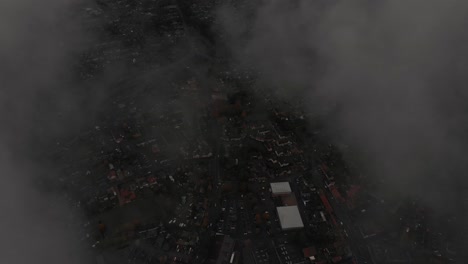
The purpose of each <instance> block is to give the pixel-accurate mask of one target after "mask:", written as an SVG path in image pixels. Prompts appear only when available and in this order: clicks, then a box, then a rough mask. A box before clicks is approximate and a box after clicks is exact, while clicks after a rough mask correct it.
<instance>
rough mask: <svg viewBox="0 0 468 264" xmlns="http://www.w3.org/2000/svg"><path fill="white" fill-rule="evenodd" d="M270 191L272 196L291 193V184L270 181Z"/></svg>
mask: <svg viewBox="0 0 468 264" xmlns="http://www.w3.org/2000/svg"><path fill="white" fill-rule="evenodd" d="M270 187H271V193H272V194H273V195H274V196H277V195H286V194H290V193H291V186H290V185H289V182H272V183H270Z"/></svg>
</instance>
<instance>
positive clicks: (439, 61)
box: [218, 0, 468, 209]
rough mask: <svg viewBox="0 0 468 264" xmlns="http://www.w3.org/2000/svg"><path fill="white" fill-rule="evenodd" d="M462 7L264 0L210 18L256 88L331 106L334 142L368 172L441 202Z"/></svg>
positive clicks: (453, 178) (453, 143)
mask: <svg viewBox="0 0 468 264" xmlns="http://www.w3.org/2000/svg"><path fill="white" fill-rule="evenodd" d="M467 14H468V3H466V2H465V1H436V0H434V1H427V0H425V1H422V0H409V1H378V3H376V2H374V1H364V0H359V1H306V0H304V1H302V0H298V1H276V0H269V1H260V3H259V4H258V7H257V8H255V9H254V10H247V9H246V10H242V9H240V10H239V9H237V10H236V9H234V8H232V7H231V6H229V5H225V6H223V7H222V8H220V9H219V13H218V21H219V23H220V24H221V27H222V28H223V29H224V30H226V31H227V32H226V35H227V36H228V37H229V40H230V41H229V43H230V44H231V51H232V53H233V54H234V57H235V59H237V61H238V63H240V64H241V65H244V66H254V67H257V68H258V69H260V70H261V71H262V73H263V74H262V76H261V78H262V81H263V82H264V83H265V85H266V86H268V87H272V89H276V91H275V92H277V93H278V94H279V95H280V96H284V98H289V97H297V96H298V95H301V96H302V95H305V96H306V98H307V100H306V104H307V105H308V107H310V108H311V112H312V113H317V114H322V111H324V110H323V109H332V110H333V111H330V112H329V113H325V114H327V115H328V118H327V119H328V120H329V122H328V124H327V125H328V127H329V128H331V129H332V131H334V134H335V140H338V141H341V142H346V143H347V144H349V145H351V146H352V147H353V148H354V149H355V150H357V152H358V153H360V155H362V156H363V157H365V160H366V166H367V168H366V169H367V170H369V171H370V174H372V175H375V177H378V179H379V180H381V181H383V182H385V186H386V187H388V188H390V189H392V190H394V191H398V192H400V191H401V192H404V193H410V194H415V195H422V196H424V198H425V199H426V200H428V201H430V202H431V203H433V205H436V206H437V207H440V208H442V207H447V206H448V207H450V206H456V207H458V206H460V204H458V203H457V202H454V201H458V202H461V201H460V200H459V199H460V198H461V197H459V195H460V192H461V191H463V190H464V189H460V188H462V186H463V187H464V185H465V183H466V180H465V178H464V176H463V174H464V172H465V171H466V170H465V169H466V165H465V164H466V161H467V156H466V153H467V152H466V150H465V149H466V143H467V142H466V134H465V132H466V131H467V130H466V125H465V120H467V119H466V117H467V113H468V111H467V109H466V108H467V105H466V98H467V96H468V89H466V87H465V86H466V82H467V75H466V70H467V68H468V67H467V63H468V58H467V55H468V45H467V44H468V32H467V31H466V29H465V28H466V20H465V17H466V15H467ZM249 19H250V20H251V23H252V25H250V24H249V23H250V22H245V21H249ZM242 22H243V23H242ZM455 187H459V188H458V189H457V188H455ZM449 201H450V203H447V202H449ZM450 209H454V208H450Z"/></svg>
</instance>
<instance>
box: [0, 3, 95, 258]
mask: <svg viewBox="0 0 468 264" xmlns="http://www.w3.org/2000/svg"><path fill="white" fill-rule="evenodd" d="M75 4H76V1H71V0H70V1H68V0H66V1H63V0H46V1H26V0H4V1H1V2H0V32H1V35H0V61H1V65H0V84H1V86H0V105H1V114H0V122H1V123H2V129H1V132H0V167H1V168H2V175H1V179H2V192H1V194H0V200H1V201H0V208H1V210H2V217H1V218H0V226H1V227H0V228H1V231H0V233H1V238H0V248H1V250H0V251H1V254H0V263H19V264H23V263H25V264H26V263H53V264H55V263H57V264H58V263H89V262H88V259H86V254H85V253H84V252H83V251H82V250H81V246H80V245H79V244H78V243H77V241H78V234H76V232H75V230H74V228H72V226H71V224H72V223H73V222H74V221H76V220H77V217H79V216H80V213H79V212H75V211H74V210H72V208H71V207H69V206H68V205H67V204H66V203H65V201H63V200H61V199H60V198H58V197H56V194H54V193H48V192H44V191H40V190H39V188H37V186H36V185H35V182H36V180H37V179H39V177H43V176H44V175H47V174H51V173H52V171H50V170H47V168H46V167H45V166H42V164H39V163H37V162H36V160H35V159H33V157H34V156H37V155H35V154H37V153H38V151H42V152H45V151H46V150H44V149H38V146H39V145H40V144H37V143H39V142H42V141H47V140H50V139H52V138H53V135H60V134H61V133H63V132H64V131H70V130H71V129H72V128H73V127H74V125H75V123H79V121H80V119H82V116H81V115H80V114H79V113H80V111H77V110H81V109H83V106H82V105H80V98H81V97H79V96H77V93H76V92H75V91H76V90H74V88H75V87H73V86H72V82H70V80H71V79H70V76H69V69H70V65H71V64H70V58H71V57H72V56H73V55H74V54H76V52H78V51H79V50H80V49H81V47H82V44H83V42H82V40H83V39H86V34H84V32H83V31H82V30H81V28H80V24H79V21H78V20H76V18H75V17H74V16H73V12H71V8H72V7H73V8H75ZM83 111H84V109H83ZM59 112H63V113H72V112H74V113H77V114H74V115H68V114H67V116H69V117H70V120H69V122H68V125H69V127H67V126H63V125H64V123H59V122H58V113H59ZM47 176H51V175H47Z"/></svg>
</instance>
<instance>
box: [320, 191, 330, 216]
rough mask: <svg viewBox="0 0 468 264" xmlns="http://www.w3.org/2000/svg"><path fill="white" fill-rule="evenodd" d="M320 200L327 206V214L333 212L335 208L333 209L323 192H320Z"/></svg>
mask: <svg viewBox="0 0 468 264" xmlns="http://www.w3.org/2000/svg"><path fill="white" fill-rule="evenodd" d="M320 199H321V200H322V203H323V205H324V206H325V209H326V210H327V212H328V213H331V212H333V208H332V207H331V205H330V202H328V199H327V197H326V196H325V194H324V193H323V191H321V192H320Z"/></svg>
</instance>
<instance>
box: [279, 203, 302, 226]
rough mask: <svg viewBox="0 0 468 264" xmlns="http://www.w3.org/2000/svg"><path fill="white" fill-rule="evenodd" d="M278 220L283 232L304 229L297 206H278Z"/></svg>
mask: <svg viewBox="0 0 468 264" xmlns="http://www.w3.org/2000/svg"><path fill="white" fill-rule="evenodd" d="M276 210H277V211H278V217H279V220H280V225H281V229H282V230H283V231H286V230H292V229H299V228H304V223H303V222H302V218H301V214H300V213H299V209H298V207H297V205H294V206H279V207H276Z"/></svg>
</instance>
